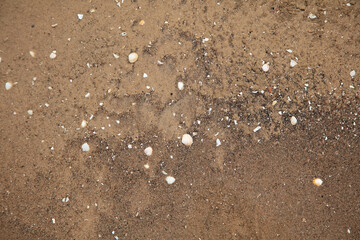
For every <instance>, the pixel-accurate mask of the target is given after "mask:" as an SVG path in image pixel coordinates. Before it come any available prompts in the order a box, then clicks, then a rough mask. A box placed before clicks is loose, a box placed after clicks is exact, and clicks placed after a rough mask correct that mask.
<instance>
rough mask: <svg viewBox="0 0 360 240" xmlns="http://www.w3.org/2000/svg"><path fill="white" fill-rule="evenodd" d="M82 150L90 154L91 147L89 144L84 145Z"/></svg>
mask: <svg viewBox="0 0 360 240" xmlns="http://www.w3.org/2000/svg"><path fill="white" fill-rule="evenodd" d="M81 149H82V150H83V152H88V151H90V146H89V144H87V143H84V144H83V145H82V146H81Z"/></svg>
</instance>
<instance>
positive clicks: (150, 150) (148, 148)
mask: <svg viewBox="0 0 360 240" xmlns="http://www.w3.org/2000/svg"><path fill="white" fill-rule="evenodd" d="M144 153H145V154H146V156H151V155H152V153H153V149H152V147H147V148H145V150H144Z"/></svg>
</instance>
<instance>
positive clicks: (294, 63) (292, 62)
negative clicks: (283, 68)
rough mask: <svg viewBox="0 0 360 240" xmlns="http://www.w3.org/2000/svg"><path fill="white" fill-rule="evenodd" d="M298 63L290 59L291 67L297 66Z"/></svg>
mask: <svg viewBox="0 0 360 240" xmlns="http://www.w3.org/2000/svg"><path fill="white" fill-rule="evenodd" d="M296 65H297V62H296V61H295V60H292V59H291V61H290V67H295V66H296Z"/></svg>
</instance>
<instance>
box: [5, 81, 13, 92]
mask: <svg viewBox="0 0 360 240" xmlns="http://www.w3.org/2000/svg"><path fill="white" fill-rule="evenodd" d="M12 86H13V84H12V83H11V82H6V83H5V89H6V90H10V89H11V88H12Z"/></svg>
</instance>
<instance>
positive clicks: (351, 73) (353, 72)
mask: <svg viewBox="0 0 360 240" xmlns="http://www.w3.org/2000/svg"><path fill="white" fill-rule="evenodd" d="M355 74H356V71H355V70H352V71H351V72H350V76H351V77H352V78H354V77H355Z"/></svg>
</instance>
